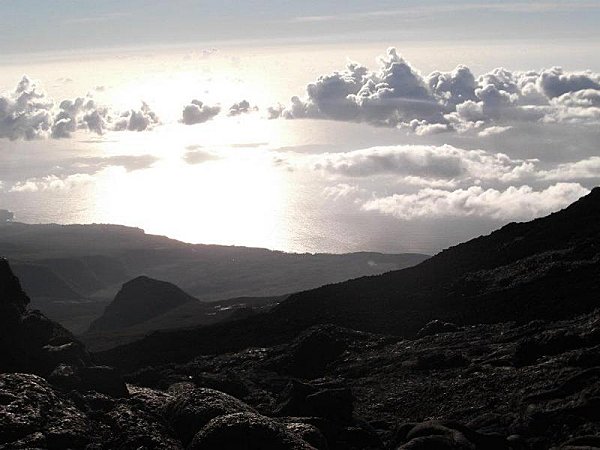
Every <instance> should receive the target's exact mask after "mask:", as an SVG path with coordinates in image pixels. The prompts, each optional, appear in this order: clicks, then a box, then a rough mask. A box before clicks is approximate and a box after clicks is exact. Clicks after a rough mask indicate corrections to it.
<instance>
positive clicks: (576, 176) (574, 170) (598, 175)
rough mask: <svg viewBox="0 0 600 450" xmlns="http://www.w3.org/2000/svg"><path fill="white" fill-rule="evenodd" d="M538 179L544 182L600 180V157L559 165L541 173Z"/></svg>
mask: <svg viewBox="0 0 600 450" xmlns="http://www.w3.org/2000/svg"><path fill="white" fill-rule="evenodd" d="M538 177H539V178H541V179H544V180H585V179H596V180H600V156H592V157H590V158H587V159H583V160H581V161H576V162H569V163H563V164H559V165H558V166H557V167H555V168H554V169H550V170H544V171H540V172H539V174H538Z"/></svg>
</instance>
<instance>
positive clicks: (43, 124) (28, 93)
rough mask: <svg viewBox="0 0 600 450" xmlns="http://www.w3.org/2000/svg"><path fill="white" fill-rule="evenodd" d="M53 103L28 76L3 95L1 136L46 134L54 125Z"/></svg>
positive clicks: (0, 107)
mask: <svg viewBox="0 0 600 450" xmlns="http://www.w3.org/2000/svg"><path fill="white" fill-rule="evenodd" d="M52 107H53V102H52V101H51V100H50V99H48V98H47V96H46V94H45V93H44V92H43V91H41V90H40V89H39V88H38V87H37V85H36V84H35V83H34V82H32V81H31V80H30V79H29V78H28V77H26V76H24V77H23V78H22V79H21V81H20V82H19V84H18V85H17V87H16V88H15V90H14V91H12V92H8V93H5V94H2V95H0V138H8V139H10V140H16V139H28V140H31V139H36V138H41V137H46V136H47V135H48V133H49V131H50V128H51V127H52V113H51V110H52Z"/></svg>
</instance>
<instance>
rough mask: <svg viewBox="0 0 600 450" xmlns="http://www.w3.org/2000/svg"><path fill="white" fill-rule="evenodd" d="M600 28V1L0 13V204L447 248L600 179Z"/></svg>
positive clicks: (370, 245) (74, 7) (206, 233)
mask: <svg viewBox="0 0 600 450" xmlns="http://www.w3.org/2000/svg"><path fill="white" fill-rule="evenodd" d="M598 23H600V2H597V1H572V2H550V1H540V2H510V1H508V2H500V1H498V2H493V1H487V2H486V1H479V2H475V1H469V2H467V1H462V2H452V3H450V2H433V1H431V2H424V1H420V2H417V1H406V2H399V1H394V2H392V1H389V2H388V1H369V2H359V1H344V2H341V1H340V2H322V1H320V2H317V1H303V2H297V1H296V2H291V1H290V2H288V1H279V2H275V1H271V2H267V1H245V2H229V1H219V2H198V1H184V0H171V1H168V2H167V1H160V2H159V1H128V2H122V1H120V2H116V1H112V0H111V1H108V0H104V1H95V2H91V1H87V0H78V1H76V0H70V1H67V0H52V1H49V0H44V1H41V0H40V1H32V0H21V1H7V0H0V29H2V33H1V34H0V210H10V211H12V212H14V213H15V217H16V219H17V220H22V221H27V222H60V223H76V222H85V223H89V222H110V223H121V224H126V225H133V226H139V227H142V228H144V229H146V230H147V231H149V232H153V233H159V234H165V235H168V236H171V237H175V238H178V239H182V240H186V241H190V242H204V243H221V244H237V245H248V246H261V247H269V248H276V249H282V250H292V251H312V252H314V251H332V252H345V251H355V250H379V251H421V252H428V253H434V252H437V251H439V250H440V249H442V248H444V247H446V246H448V245H452V244H455V243H457V242H459V241H463V240H466V239H469V238H471V237H473V236H476V235H478V234H481V233H487V232H489V231H491V230H493V229H495V228H497V227H499V226H501V225H502V224H505V223H507V222H509V221H513V220H529V219H531V218H533V217H538V216H541V215H544V214H547V213H550V212H552V211H555V210H557V209H560V208H562V207H564V206H566V205H568V204H569V203H571V202H573V201H574V200H576V199H577V198H578V197H580V196H582V195H585V194H586V193H587V192H589V189H591V188H592V187H593V186H595V185H597V184H599V182H600V150H599V147H598V142H600V52H599V51H598V50H599V49H600V31H599V28H600V27H598V26H597V24H598ZM7 217H10V214H8V213H0V220H6V218H7Z"/></svg>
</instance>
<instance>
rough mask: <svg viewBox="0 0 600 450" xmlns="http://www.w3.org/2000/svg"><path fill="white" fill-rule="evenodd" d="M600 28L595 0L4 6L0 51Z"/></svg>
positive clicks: (30, 2)
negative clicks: (560, 0)
mask: <svg viewBox="0 0 600 450" xmlns="http://www.w3.org/2000/svg"><path fill="white" fill-rule="evenodd" d="M598 23H600V4H599V2H597V1H595V0H574V1H562V2H559V1H500V0H498V1H481V0H473V1H464V0H463V1H455V2H448V1H422V0H421V1H417V0H409V1H397V0H396V1H391V0H389V1H388V0H370V1H358V0H344V1H341V0H340V1H338V0H336V1H322V0H303V1H287V0H286V1H284V0H281V1H274V0H246V1H237V0H220V1H196V0H169V1H153V0H128V1H127V2H123V1H117V0H102V1H97V0H95V1H92V0H0V27H1V29H2V34H1V36H0V53H23V52H39V51H46V50H64V49H75V48H90V47H94V48H98V47H107V46H108V47H114V46H132V45H133V46H137V45H142V44H143V45H151V44H172V43H176V42H197V41H223V40H233V41H241V42H242V43H247V42H249V41H252V40H260V41H268V42H275V43H282V42H288V43H289V42H299V41H313V42H314V41H316V42H320V43H322V42H357V41H358V42H364V41H366V40H371V41H388V42H397V41H399V40H408V41H429V40H436V41H437V40H441V41H446V42H447V41H457V40H477V41H486V40H495V41H498V40H501V41H506V40H513V41H514V40H517V41H518V40H525V39H537V40H547V41H556V42H559V41H564V40H569V41H573V40H581V41H582V42H583V43H584V45H585V43H586V42H589V41H590V40H595V39H597V38H598V36H600V29H599V28H600V27H598Z"/></svg>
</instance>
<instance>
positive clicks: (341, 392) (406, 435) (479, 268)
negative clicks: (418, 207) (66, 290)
mask: <svg viewBox="0 0 600 450" xmlns="http://www.w3.org/2000/svg"><path fill="white" fill-rule="evenodd" d="M598 218H600V191H599V190H597V189H596V190H594V191H593V192H592V193H591V194H590V195H589V196H587V197H585V198H583V199H581V200H580V201H578V202H576V203H575V204H574V205H572V206H571V207H569V208H567V209H565V210H563V211H561V212H559V213H556V214H553V215H551V216H549V217H547V218H543V219H539V220H536V221H533V222H530V223H526V224H511V225H508V226H507V227H504V228H503V229H501V230H499V231H497V232H496V233H493V234H492V235H490V236H486V237H482V238H478V239H475V240H473V241H470V242H468V243H466V244H462V245H460V246H457V247H454V248H452V249H449V250H447V251H445V252H442V253H441V254H440V255H438V256H436V257H434V258H431V260H428V261H426V262H424V263H422V264H420V265H419V266H416V267H415V268H409V269H405V270H402V271H399V272H392V273H390V274H386V275H382V276H378V277H372V278H362V279H358V280H354V281H350V282H347V283H342V284H339V285H333V286H327V287H324V288H321V289H317V290H313V291H307V292H304V293H300V294H297V295H294V296H291V297H290V298H288V299H286V300H284V301H282V302H281V303H280V304H279V305H278V306H277V307H275V308H274V309H272V310H271V311H269V312H267V313H262V314H255V315H253V316H251V317H248V318H240V319H238V320H233V321H230V322H227V323H220V324H216V325H211V326H205V327H200V328H195V329H186V330H178V331H164V332H160V333H154V334H152V335H150V336H148V337H147V338H145V339H143V340H141V341H139V342H134V343H131V344H128V345H125V346H122V347H118V348H115V349H112V350H109V351H105V352H99V353H92V354H89V353H88V352H87V351H86V350H85V348H84V346H83V345H82V344H81V343H80V342H79V341H77V340H76V339H75V338H74V337H73V336H72V335H71V334H70V333H69V332H68V331H66V330H65V329H64V328H62V327H61V326H60V325H58V324H56V323H54V322H52V321H50V320H49V319H46V318H45V317H44V316H43V315H42V314H41V313H39V312H35V311H31V310H29V309H28V307H27V303H28V297H27V295H26V294H25V293H24V292H23V291H22V289H21V287H20V285H19V283H18V280H17V279H16V277H15V276H14V275H13V274H12V272H11V270H10V268H9V266H8V264H7V263H6V262H5V261H2V262H1V263H0V313H1V314H0V322H1V323H0V350H1V352H2V355H3V358H2V360H1V363H0V364H1V366H0V372H2V373H1V374H0V449H18V448H50V449H62V448H84V449H90V450H92V449H105V448H106V449H115V448H117V449H130V448H148V449H154V448H156V449H163V448H166V449H183V448H187V449H273V450H275V449H412V450H418V449H421V450H438V449H441V450H446V449H448V450H451V449H454V450H463V449H464V450H478V449H481V450H488V449H489V450H494V449H511V450H517V449H536V450H537V449H540V450H542V449H564V450H582V449H594V448H600V309H599V308H598V306H600V305H599V304H598V300H597V299H598V288H599V282H598V280H599V279H600V278H599V277H598V275H599V274H598V246H597V245H598V244H597V243H598V242H599V241H598V234H599V232H600V231H599V230H600V221H598ZM361 302H364V305H361ZM337 308H339V314H338V315H337V316H336V315H335V314H334V311H336V309H337ZM361 316H362V317H363V319H364V320H363V321H361V320H359V319H360V317H361ZM4 355H6V356H4Z"/></svg>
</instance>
